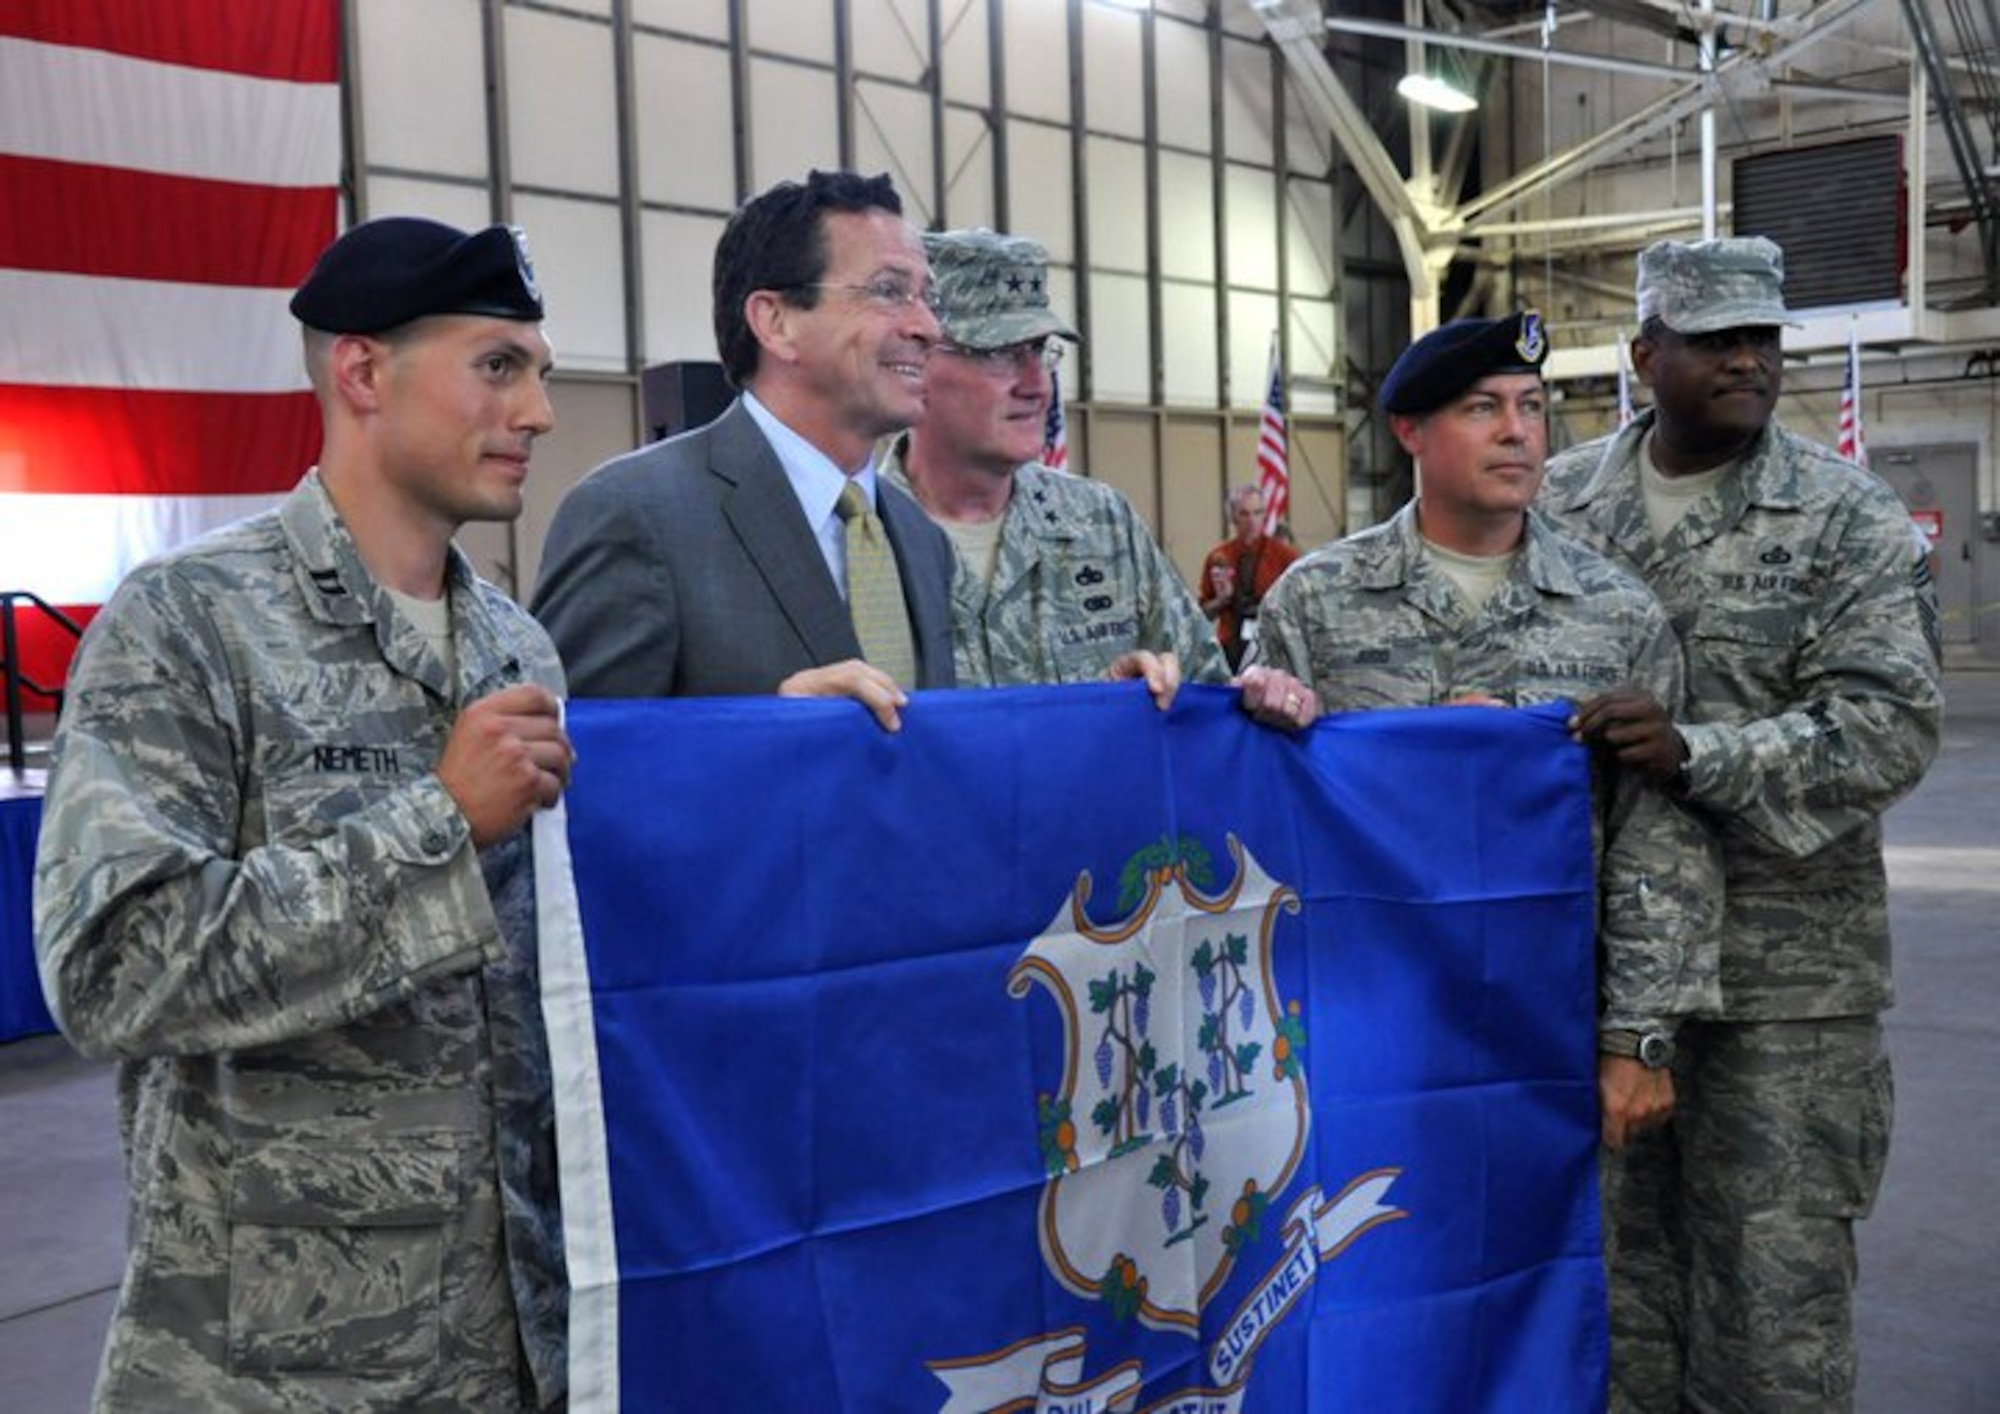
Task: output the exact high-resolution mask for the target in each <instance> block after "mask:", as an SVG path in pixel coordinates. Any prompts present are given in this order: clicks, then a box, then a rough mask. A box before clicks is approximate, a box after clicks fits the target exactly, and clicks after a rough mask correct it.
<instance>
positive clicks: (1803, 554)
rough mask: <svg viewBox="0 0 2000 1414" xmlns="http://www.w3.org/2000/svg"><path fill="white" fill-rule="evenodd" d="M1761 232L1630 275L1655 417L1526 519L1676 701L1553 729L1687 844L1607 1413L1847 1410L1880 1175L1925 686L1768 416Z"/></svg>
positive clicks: (1771, 323) (1930, 699) (1632, 1163)
mask: <svg viewBox="0 0 2000 1414" xmlns="http://www.w3.org/2000/svg"><path fill="white" fill-rule="evenodd" d="M1783 284H1784V259H1783V253H1782V252H1781V251H1780V250H1779V248H1778V247H1777V246H1776V245H1775V244H1774V243H1773V242H1771V241H1768V240H1765V239H1763V238H1762V237H1751V238H1747V239H1734V238H1732V239H1724V240H1711V241H1698V242H1694V243H1692V244H1683V243H1680V242H1676V241H1662V242H1660V243H1659V244H1657V245H1654V246H1650V247H1648V248H1647V249H1646V250H1645V251H1643V252H1642V253H1641V254H1640V257H1639V275H1638V305H1639V317H1640V322H1641V328H1640V333H1639V336H1638V337H1637V338H1636V339H1634V340H1633V342H1632V357H1633V363H1634V365H1635V367H1636V368H1637V370H1638V373H1639V376H1640V378H1641V379H1643V380H1644V381H1645V382H1647V383H1648V384H1650V385H1651V386H1652V389H1653V406H1652V408H1651V409H1650V410H1648V411H1646V412H1644V413H1641V414H1640V416H1639V417H1638V418H1637V419H1635V420H1634V421H1633V422H1632V423H1631V424H1629V425H1628V426H1626V427H1625V428H1624V429H1623V430H1621V431H1620V432H1618V433H1617V434H1616V435H1614V436H1611V437H1608V438H1605V439H1603V440H1601V441H1597V442H1592V443H1589V444H1587V445H1585V446H1582V447H1577V448H1574V449H1573V450H1571V451H1568V452H1565V453H1564V454H1562V455H1561V456H1559V457H1557V458H1556V459H1555V460H1554V461H1553V462H1552V463H1551V465H1550V468H1549V478H1548V485H1547V487H1546V488H1545V489H1544V491H1543V493H1542V501H1543V504H1544V505H1545V506H1546V507H1547V509H1548V510H1549V512H1550V513H1551V514H1552V515H1553V516H1555V517H1557V518H1558V519H1559V520H1560V522H1561V523H1562V524H1563V525H1564V527H1565V528H1566V529H1568V530H1570V531H1571V532H1573V533H1575V534H1576V535H1578V536H1580V537H1582V538H1583V539H1586V540H1588V541H1589V542H1590V543H1591V544H1593V545H1595V546H1597V547H1598V548H1599V549H1601V550H1602V551H1603V552H1604V553H1606V554H1608V555H1610V556H1612V557H1613V558H1615V559H1617V560H1618V561H1619V562H1620V563H1622V564H1625V565H1627V566H1629V567H1630V568H1632V569H1633V570H1635V571H1636V572H1638V573H1640V574H1643V575H1644V576H1645V577H1646V579H1647V581H1648V582H1649V583H1650V584H1651V585H1652V587H1653V590H1654V592H1655V593H1657V594H1658V595H1659V597H1660V600H1661V602H1662V603H1664V604H1665V605H1666V608H1667V612H1668V613H1669V614H1670V615H1672V617H1673V621H1674V626H1675V628H1676V630H1677V631H1678V633H1679V635H1680V639H1681V642H1682V643H1683V645H1684V646H1685V648H1686V650H1687V658H1688V680H1689V692H1688V699H1687V702H1686V704H1685V706H1684V707H1677V706H1676V705H1675V704H1674V703H1673V702H1672V700H1671V699H1666V700H1665V701H1664V702H1663V701H1661V700H1656V698H1655V697H1651V696H1647V695H1644V694H1640V693H1634V692H1614V693H1609V694H1605V695H1601V696H1596V697H1593V698H1592V699H1591V700H1589V701H1586V702H1584V703H1582V704H1581V706H1580V709H1579V712H1578V714H1577V722H1576V725H1577V729H1578V731H1579V732H1581V733H1582V734H1583V735H1584V736H1585V737H1586V738H1587V739H1589V740H1591V741H1594V742H1597V743H1599V744H1600V745H1602V746H1604V747H1605V748H1606V749H1609V750H1612V751H1615V753H1616V755H1617V758H1618V759H1619V760H1620V761H1621V762H1622V763H1624V765H1625V767H1626V769H1628V770H1631V771H1635V772H1639V773H1643V774H1644V775H1646V776H1648V777H1650V778H1651V779H1652V780H1654V781H1655V782H1657V783H1659V784H1660V785H1661V786H1662V787H1664V788H1666V789H1668V790H1670V791H1672V792H1673V793H1674V794H1675V795H1676V796H1678V797H1679V798H1680V799H1682V800H1684V801H1686V802H1687V803H1688V804H1689V805H1690V806H1691V807H1692V808H1693V809H1695V810H1698V811H1699V812H1700V813H1701V814H1702V815H1703V816H1704V817H1705V818H1707V819H1709V820H1710V821H1712V822H1713V823H1714V827H1715V829H1716V830H1717V831H1718V832H1719V833H1720V835H1721V840H1722V849H1723V858H1724V864H1725V867H1726V871H1727V882H1726V885H1725V897H1724V904H1723V907H1724V913H1723V925H1722V963H1721V966H1722V996H1721V1004H1720V1007H1719V1009H1718V1010H1717V1011H1716V1012H1715V1013H1714V1014H1712V1015H1710V1016H1704V1017H1703V1018H1701V1019H1699V1020H1696V1021H1694V1022H1691V1023H1689V1024H1688V1025H1687V1026H1685V1027H1683V1028H1682V1033H1681V1037H1680V1046H1679V1053H1678V1055H1677V1056H1676V1058H1675V1062H1674V1073H1675V1078H1676V1083H1677V1086H1678V1087H1679V1091H1680V1094H1681V1096H1682V1099H1681V1104H1680V1107H1679V1108H1678V1110H1677V1111H1676V1114H1675V1119H1674V1124H1673V1126H1672V1128H1671V1129H1670V1130H1668V1131H1666V1132H1664V1133H1662V1134H1660V1135H1657V1136H1653V1137H1652V1138H1651V1139H1649V1140H1648V1141H1647V1142H1645V1143H1643V1144H1641V1145H1640V1146H1639V1147H1638V1148H1636V1149H1635V1150H1634V1151H1633V1152H1632V1153H1631V1154H1630V1155H1629V1156H1628V1157H1627V1160H1626V1163H1625V1165H1624V1169H1623V1172H1622V1173H1621V1174H1618V1175H1615V1176H1614V1177H1615V1178H1616V1179H1618V1180H1621V1181H1618V1182H1614V1184H1613V1185H1612V1194H1611V1196H1612V1199H1613V1202H1612V1213H1613V1217H1614V1220H1615V1222H1616V1224H1617V1228H1618V1232H1619V1235H1620V1241H1619V1245H1618V1253H1617V1260H1616V1261H1615V1262H1614V1263H1613V1266H1612V1274H1611V1289H1612V1339H1613V1346H1612V1380H1613V1392H1612V1408H1613V1409H1617V1410H1645V1411H1654V1410H1657V1411H1660V1414H1670V1411H1671V1414H1678V1411H1680V1410H1682V1409H1704V1410H1707V1409H1728V1410H1756V1411H1773V1414H1775V1412H1776V1411H1799V1414H1804V1411H1807V1410H1811V1411H1814V1414H1819V1412H1820V1411H1832V1410H1846V1409H1851V1408H1852V1407H1853V1401H1854V1379H1855V1352H1854V1343H1853V1330H1852V1314H1851V1304H1852V1294H1853V1287H1854V1280H1855V1272H1856V1267H1855V1251H1854V1223H1855V1221H1856V1220H1857V1219H1859V1218H1862V1217H1865V1216H1866V1215H1867V1214H1868V1211H1869V1209H1870V1207H1871V1206H1872V1204H1873V1202H1874V1198H1875V1193H1876V1189H1877V1187H1878V1185H1879V1184H1880V1181H1881V1176H1882V1169H1883V1164H1884V1160H1885V1159H1886V1157H1887V1151H1888V1141H1889V1124H1890V1109H1891V1105H1890V1077H1889V1060H1888V1056H1887V1054H1886V1053H1885V1052H1884V1051H1883V1048H1882V1028H1881V1022H1880V1013H1881V1012H1882V1011H1883V1010H1884V1009H1885V1008H1886V1007H1887V1006H1888V1005H1889V1004H1890V1001H1891V999H1892V995H1893V993H1892V988H1891V983H1890V973H1889V920H1888V905H1887V892H1888V883H1887V877H1886V873H1885V870H1884V867H1883V860H1882V827H1881V815H1882V812H1883V811H1884V810H1886V809H1887V808H1888V807H1889V805H1890V804H1891V803H1892V802H1894V801H1895V800H1897V799H1898V798H1900V797H1901V796H1902V795H1903V794H1904V793H1905V792H1907V791H1908V790H1910V789H1911V788H1912V787H1913V786H1915V785H1916V783H1917V782H1918V780H1920V779H1921V778H1922V776H1923V773H1924V771H1925V769H1926V767H1927V766H1928V765H1929V763H1930V761H1931V758H1932V756H1933V755H1934V754H1935V752H1936V750H1937V733H1938V714H1939V706H1940V696H1939V681H1938V668H1937V662H1936V658H1935V656H1934V654H1933V648H1932V645H1931V644H1930V642H1929V641H1928V640H1927V638H1926V636H1925V630H1924V625H1923V620H1922V613H1921V606H1920V600H1921V595H1922V592H1923V589H1922V584H1923V582H1925V581H1927V578H1928V576H1927V571H1926V569H1925V567H1924V566H1923V565H1922V564H1921V563H1920V562H1917V563H1914V564H1913V556H1912V551H1911V529H1910V520H1909V516H1908V514H1907V512H1905V510H1904V509H1903V507H1902V505H1901V504H1900V503H1899V502H1898V501H1897V499H1896V496H1895V493H1894V492H1892V491H1891V490H1890V489H1889V488H1888V487H1887V486H1886V485H1884V484H1883V483H1882V482H1880V481H1878V480H1877V479H1876V478H1875V477H1873V476H1871V475H1869V474H1868V473H1867V472H1866V471H1864V470H1862V469H1861V468H1860V467H1857V466H1855V465H1854V464H1853V463H1851V462H1847V461H1844V460H1842V459H1841V458H1839V457H1837V456H1835V455H1834V454H1833V453H1832V452H1830V451H1829V450H1827V449H1826V448H1825V447H1821V446H1817V445H1815V444H1813V443H1811V442H1808V441H1806V440H1805V439H1803V438H1801V437H1798V436H1796V435H1794V434H1793V433H1791V432H1789V431H1787V430H1786V429H1785V427H1784V426H1783V425H1782V424H1781V423H1779V422H1778V421H1777V420H1776V418H1775V416H1774V411H1775V409H1776V406H1777V400H1778V392H1779V387H1780V382H1781V376H1782V369H1783V363H1782V358H1781V354H1780V338H1779V334H1780V330H1781V328H1782V326H1783V325H1784V324H1786V323H1787V322H1789V321H1790V318H1791V316H1790V315H1789V314H1788V313H1787V312H1786V309H1785V304H1784V295H1783Z"/></svg>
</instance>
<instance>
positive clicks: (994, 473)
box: [882, 230, 1313, 727]
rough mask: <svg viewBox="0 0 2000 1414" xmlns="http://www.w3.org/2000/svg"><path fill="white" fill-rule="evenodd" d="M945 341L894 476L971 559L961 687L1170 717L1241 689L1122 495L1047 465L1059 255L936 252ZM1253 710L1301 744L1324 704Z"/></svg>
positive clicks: (939, 248)
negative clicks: (1167, 709)
mask: <svg viewBox="0 0 2000 1414" xmlns="http://www.w3.org/2000/svg"><path fill="white" fill-rule="evenodd" d="M924 247H925V253H926V254H927V255H928V256H929V258H930V264H931V272H932V275H933V277H934V278H935V280H936V282H937V298H938V323H939V325H940V327H941V329H942V330H943V338H942V339H941V340H940V341H939V342H938V343H937V344H936V345H934V346H933V348H932V350H931V355H930V361H929V364H928V365H927V370H926V374H925V407H924V414H923V417H922V418H921V419H920V420H919V421H918V422H917V423H916V425H915V426H914V427H913V428H912V429H911V430H910V431H909V432H908V433H907V434H904V435H903V436H902V437H900V438H898V439H897V440H896V441H895V442H894V443H893V444H892V445H891V446H890V447H889V448H887V450H886V452H885V454H884V456H883V459H882V472H883V474H884V475H885V476H887V477H889V478H890V479H891V480H892V481H894V482H896V483H897V484H898V485H900V486H902V487H904V488H906V489H907V490H909V492H910V493H911V494H912V495H913V496H915V497H916V499H917V500H918V502H919V503H920V504H921V505H922V506H923V508H924V510H925V511H926V512H927V513H928V514H929V515H930V517H931V519H932V520H934V521H936V522H937V523H938V525H939V526H941V527H942V528H943V529H944V531H945V532H946V534H948V535H949V536H950V537H951V539H952V543H953V546H954V548H955V550H956V551H957V555H958V569H957V573H956V575H955V577H954V580H953V584H952V633H953V637H954V640H955V648H956V656H957V668H958V680H959V683H960V685H961V686H969V687H1005V686H1010V685H1018V684H1025V683H1063V682H1090V681H1098V680H1102V679H1104V678H1107V677H1111V678H1131V677H1136V678H1144V679H1145V680H1146V682H1147V684H1148V686H1149V687H1150V688H1151V690H1152V691H1153V695H1154V699H1155V700H1156V701H1157V702H1159V703H1160V705H1161V706H1163V707H1164V706H1166V705H1167V704H1168V703H1169V702H1171V701H1172V698H1173V692H1174V689H1175V688H1176V687H1177V686H1178V685H1179V682H1180V680H1181V676H1182V675H1183V674H1185V675H1187V676H1188V677H1191V678H1194V679H1196V680H1198V681H1202V682H1216V683H1220V682H1227V681H1229V680H1230V675H1229V667H1228V664H1227V663H1226V662H1225V661H1224V659H1223V655H1222V650H1221V647H1220V646H1219V645H1218V644H1217V642H1216V640H1215V635H1214V634H1213V633H1212V632H1211V631H1210V629H1209V626H1208V621H1207V619H1206V618H1205V617H1204V616H1203V615H1202V612H1201V606H1200V604H1199V603H1198V602H1197V601H1196V599H1195V597H1194V595H1193V594H1191V593H1190V592H1189V591H1188V588H1187V586H1186V584H1184V583H1183V582H1182V581H1181V578H1180V576H1179V575H1178V574H1177V573H1176V572H1175V571H1174V567H1173V566H1172V564H1170V563H1169V562H1168V560H1167V557H1166V555H1165V554H1164V553H1162V552H1161V550H1160V547H1159V546H1158V545H1157V544H1156V543H1155V542H1154V540H1153V537H1152V536H1151V535H1150V534H1149V533H1148V532H1147V530H1146V527H1145V525H1144V524H1143V523H1142V522H1141V521H1140V519H1139V516H1138V514H1137V513H1136V512H1135V511H1134V510H1133V509H1132V506H1131V503H1130V502H1128V501H1127V500H1126V499H1125V498H1124V497H1123V496H1122V495H1120V494H1119V493H1118V492H1117V491H1116V490H1114V489H1113V488H1111V487H1109V486H1106V485H1104V484H1103V483H1102V482H1097V481H1089V480H1085V479H1083V478H1081V477H1077V476H1071V475H1067V474H1065V473H1063V472H1059V471H1056V470H1054V469H1053V468H1050V467H1047V466H1043V465H1041V464H1040V463H1039V462H1038V461H1037V460H1036V454H1037V452H1038V450H1039V448H1040V446H1041V437H1042V429H1043V426H1044V423H1045V421H1046V418H1047V414H1048V404H1049V397H1050V390H1051V380H1050V370H1051V369H1052V368H1053V367H1054V366H1055V363H1056V360H1057V359H1058V357H1059V356H1060V353H1061V349H1062V345H1061V344H1060V343H1058V342H1056V341H1057V340H1064V339H1066V340H1070V341H1075V340H1076V338H1077V334H1076V331H1075V330H1074V329H1072V328H1070V327H1069V325H1067V324H1065V323H1064V322H1063V321H1062V320H1061V319H1059V318H1058V317H1057V316H1056V315H1055V313H1054V311H1053V310H1052V309H1051V308H1050V307H1049V296H1048V252H1047V251H1045V250H1044V249H1043V248H1042V247H1041V245H1039V244H1038V243H1037V242H1035V241H1031V240H1027V239H1025V238H1023V237H1019V236H1005V235H999V234H996V233H994V232H992V231H985V230H975V231H947V232H943V233H941V234H931V235H927V236H925V237H924ZM1244 694H1245V696H1244V703H1245V707H1246V709H1247V710H1249V711H1251V712H1252V714H1253V715H1256V716H1258V717H1259V718H1260V719H1261V720H1267V721H1271V722H1275V723H1279V724H1282V725H1286V726H1292V727H1300V726H1304V725H1306V724H1307V723H1309V722H1310V721H1311V720H1312V711H1313V705H1312V702H1311V699H1310V695H1309V694H1308V693H1306V692H1305V691H1304V689H1303V688H1302V687H1301V686H1300V685H1299V684H1298V683H1296V682H1291V681H1282V682H1281V681H1279V680H1278V679H1277V678H1276V676H1275V675H1273V674H1270V673H1268V672H1267V673H1265V674H1262V675H1259V676H1258V677H1256V678H1253V679H1251V680H1249V681H1246V682H1245V683H1244Z"/></svg>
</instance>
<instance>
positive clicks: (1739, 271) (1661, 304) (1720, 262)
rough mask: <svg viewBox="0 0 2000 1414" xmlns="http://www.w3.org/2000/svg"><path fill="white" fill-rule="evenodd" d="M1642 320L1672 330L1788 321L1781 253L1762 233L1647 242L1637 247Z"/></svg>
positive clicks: (1705, 331)
mask: <svg viewBox="0 0 2000 1414" xmlns="http://www.w3.org/2000/svg"><path fill="white" fill-rule="evenodd" d="M1648 319H1658V320H1659V321H1660V322H1661V323H1662V324H1664V325H1666V326H1667V327H1668V328H1669V329H1671V330H1673V331H1674V332H1675V333H1676V334H1712V333H1714V332H1715V331H1716V330H1718V329H1746V328H1757V327H1765V326H1770V325H1777V324H1790V323H1792V322H1793V320H1792V316H1791V313H1790V312H1789V311H1788V310H1787V309H1786V308H1785V253H1784V251H1782V250H1780V249H1779V248H1778V243H1777V242H1776V241H1773V240H1768V239H1766V238H1765V237H1763V236H1732V237H1725V238H1723V239H1721V240H1713V241H1694V242H1691V243H1687V244H1683V243H1682V242H1680V241H1660V242H1658V243H1657V244H1654V245H1650V246H1647V247H1646V248H1645V249H1644V250H1642V251H1640V252H1639V322H1640V323H1641V324H1644V323H1645V322H1646V321H1647V320H1648Z"/></svg>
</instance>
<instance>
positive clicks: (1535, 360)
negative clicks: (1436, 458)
mask: <svg viewBox="0 0 2000 1414" xmlns="http://www.w3.org/2000/svg"><path fill="white" fill-rule="evenodd" d="M1548 356H1549V338H1548V335H1547V334H1546V333H1544V332H1543V330H1542V316H1541V315H1539V314H1537V313H1536V312H1535V311H1534V310H1532V309H1524V310H1522V311H1521V312H1520V313H1519V314H1510V315H1508V316H1507V317H1506V318H1505V319H1454V320H1452V321H1451V323H1449V324H1444V325H1440V326H1439V327H1438V328H1436V329H1433V330H1431V331H1430V333H1428V334H1426V335H1424V336H1423V337H1422V338H1421V339H1419V340H1417V341H1416V342H1415V343H1414V344H1411V345H1410V346H1409V347H1408V348H1407V349H1404V350H1403V352H1402V355H1401V357H1399V358H1398V359H1397V360H1396V362H1395V363H1394V364H1393V365H1392V366H1391V367H1390V369H1389V376H1388V377H1387V378H1384V379H1383V380H1382V398H1381V402H1382V410H1383V411H1384V412H1393V413H1401V414H1403V415H1404V416H1406V417H1414V416H1417V415H1418V414H1420V413H1426V412H1430V411H1431V410H1432V409H1434V408H1441V407H1443V406H1444V405H1445V404H1446V403H1448V402H1450V401H1451V400H1452V399H1453V398H1455V397H1457V396H1458V395H1459V394H1460V393H1463V392H1464V391H1465V390H1466V389H1467V388H1470V387H1471V386H1472V385H1473V384H1474V383H1477V382H1478V381H1479V380H1480V379H1482V378H1485V377H1487V376H1488V375H1490V374H1495V373H1540V372H1541V371H1542V360H1543V359H1545V358H1547V357H1548Z"/></svg>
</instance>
